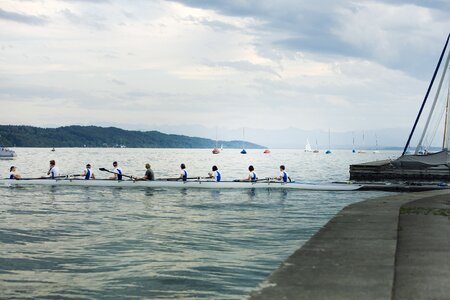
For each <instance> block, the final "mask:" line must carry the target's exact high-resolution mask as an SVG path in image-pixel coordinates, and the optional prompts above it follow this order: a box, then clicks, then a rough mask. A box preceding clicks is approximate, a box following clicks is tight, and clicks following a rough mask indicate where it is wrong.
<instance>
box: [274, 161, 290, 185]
mask: <svg viewBox="0 0 450 300" xmlns="http://www.w3.org/2000/svg"><path fill="white" fill-rule="evenodd" d="M285 170H286V167H285V166H284V165H281V166H280V176H278V177H277V178H276V180H281V181H283V182H285V183H286V182H288V180H289V182H291V177H289V175H288V173H287V172H286V171H285Z"/></svg>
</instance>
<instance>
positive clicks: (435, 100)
mask: <svg viewBox="0 0 450 300" xmlns="http://www.w3.org/2000/svg"><path fill="white" fill-rule="evenodd" d="M449 61H450V52H449V54H448V55H447V59H446V60H445V67H444V70H443V71H442V76H441V80H440V81H439V85H438V88H437V91H436V95H435V96H434V101H433V105H432V106H431V109H430V114H429V116H428V119H427V122H426V124H425V128H424V129H423V132H422V136H421V137H420V140H419V143H418V144H417V147H416V151H415V154H418V153H419V152H420V150H421V149H420V148H421V147H422V143H423V139H424V138H425V134H426V133H427V131H428V126H429V125H430V121H431V117H432V116H433V113H434V109H435V107H436V103H437V100H438V98H439V95H440V94H441V89H442V83H443V82H444V78H445V74H446V73H447V68H448V63H449Z"/></svg>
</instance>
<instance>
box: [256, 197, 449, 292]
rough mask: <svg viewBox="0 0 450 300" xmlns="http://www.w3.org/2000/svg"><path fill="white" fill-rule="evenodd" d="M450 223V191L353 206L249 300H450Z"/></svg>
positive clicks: (382, 199) (328, 224)
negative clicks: (449, 288)
mask: <svg viewBox="0 0 450 300" xmlns="http://www.w3.org/2000/svg"><path fill="white" fill-rule="evenodd" d="M449 217H450V191H449V190H443V191H428V192H420V193H407V194H399V195H394V196H387V197H381V198H376V199H370V200H366V201H363V202H360V203H355V204H352V205H349V206H347V207H346V208H344V209H343V210H341V211H340V212H339V213H338V214H337V215H336V216H335V217H334V218H333V219H332V220H330V221H329V222H328V223H327V224H326V225H325V226H324V227H322V228H321V229H320V230H319V231H318V232H317V233H316V234H315V235H314V236H313V237H312V238H311V239H310V240H309V241H308V242H306V243H305V244H304V245H303V246H302V247H301V248H300V249H299V250H297V251H296V252H295V253H294V254H292V255H291V256H290V257H289V258H288V259H286V261H284V262H283V263H282V264H281V266H280V267H279V268H278V269H277V270H275V271H274V272H273V273H272V274H271V275H270V276H269V277H268V278H267V279H266V281H265V282H263V283H262V284H261V286H260V289H259V290H257V291H254V292H253V293H251V294H250V296H249V299H251V300H266V299H449V298H450V295H449V290H448V287H449V286H450V257H449V255H450V254H449V253H450V218H449Z"/></svg>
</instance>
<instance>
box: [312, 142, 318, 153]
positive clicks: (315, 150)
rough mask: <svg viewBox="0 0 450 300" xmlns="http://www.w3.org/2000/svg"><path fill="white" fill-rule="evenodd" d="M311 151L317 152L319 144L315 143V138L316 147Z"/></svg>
mask: <svg viewBox="0 0 450 300" xmlns="http://www.w3.org/2000/svg"><path fill="white" fill-rule="evenodd" d="M313 153H319V144H317V139H316V148H315V149H314V151H313Z"/></svg>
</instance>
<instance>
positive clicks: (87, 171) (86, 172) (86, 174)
mask: <svg viewBox="0 0 450 300" xmlns="http://www.w3.org/2000/svg"><path fill="white" fill-rule="evenodd" d="M81 176H83V177H84V179H85V180H91V179H95V175H94V172H93V171H92V170H91V164H87V165H86V169H85V170H84V172H83V174H82V175H81Z"/></svg>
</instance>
